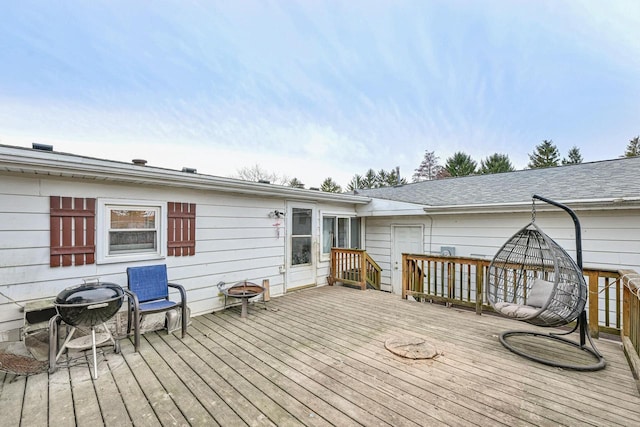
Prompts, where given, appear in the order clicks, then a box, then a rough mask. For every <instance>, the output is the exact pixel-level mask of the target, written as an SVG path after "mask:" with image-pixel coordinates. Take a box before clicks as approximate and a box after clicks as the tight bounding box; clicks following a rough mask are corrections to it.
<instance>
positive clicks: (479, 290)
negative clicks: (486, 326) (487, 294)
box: [476, 261, 484, 314]
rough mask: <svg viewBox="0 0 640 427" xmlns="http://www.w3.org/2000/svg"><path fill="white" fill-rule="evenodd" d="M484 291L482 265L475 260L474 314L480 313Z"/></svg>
mask: <svg viewBox="0 0 640 427" xmlns="http://www.w3.org/2000/svg"><path fill="white" fill-rule="evenodd" d="M483 292H484V267H483V265H482V263H481V262H478V261H476V314H482V302H483V298H482V297H483V295H482V294H483Z"/></svg>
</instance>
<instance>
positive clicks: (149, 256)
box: [96, 199, 167, 264]
mask: <svg viewBox="0 0 640 427" xmlns="http://www.w3.org/2000/svg"><path fill="white" fill-rule="evenodd" d="M97 211H98V212H97V214H98V215H97V216H98V218H97V220H98V224H97V237H98V239H97V240H98V241H97V245H96V246H97V248H96V249H97V262H98V264H108V263H116V262H128V261H144V260H153V259H161V258H164V257H165V256H166V247H167V236H166V232H165V230H166V229H167V220H166V216H167V204H166V203H165V202H152V201H133V200H115V199H98V207H97Z"/></svg>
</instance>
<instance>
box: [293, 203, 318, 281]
mask: <svg viewBox="0 0 640 427" xmlns="http://www.w3.org/2000/svg"><path fill="white" fill-rule="evenodd" d="M316 222H317V221H316V208H315V205H313V204H309V203H288V204H287V249H286V250H287V273H286V280H285V286H286V290H287V291H290V290H292V289H296V288H301V287H304V286H315V285H316V263H317V256H318V254H317V248H316V246H317V241H318V239H317V236H316V233H317V229H318V227H316V225H315V224H316Z"/></svg>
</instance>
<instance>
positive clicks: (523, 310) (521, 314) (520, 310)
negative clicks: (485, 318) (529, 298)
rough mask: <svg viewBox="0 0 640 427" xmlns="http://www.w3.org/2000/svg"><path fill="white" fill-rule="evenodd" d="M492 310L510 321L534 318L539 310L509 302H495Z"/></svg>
mask: <svg viewBox="0 0 640 427" xmlns="http://www.w3.org/2000/svg"><path fill="white" fill-rule="evenodd" d="M494 308H495V309H496V310H497V311H499V312H500V313H502V314H503V315H505V316H506V317H511V318H512V319H521V320H522V319H530V318H532V317H534V316H535V315H536V314H537V313H538V312H539V311H540V309H539V308H535V307H531V306H528V305H520V304H512V303H509V302H497V303H496V304H495V305H494Z"/></svg>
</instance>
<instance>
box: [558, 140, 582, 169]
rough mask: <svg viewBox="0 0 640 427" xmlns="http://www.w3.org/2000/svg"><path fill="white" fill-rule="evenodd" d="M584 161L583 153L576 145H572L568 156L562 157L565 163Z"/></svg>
mask: <svg viewBox="0 0 640 427" xmlns="http://www.w3.org/2000/svg"><path fill="white" fill-rule="evenodd" d="M580 163H582V155H581V154H580V149H579V148H578V147H576V146H575V145H574V146H573V147H571V149H570V150H569V153H568V154H567V157H566V158H564V159H562V164H563V165H577V164H580Z"/></svg>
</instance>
